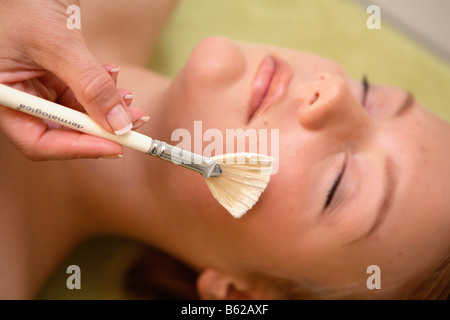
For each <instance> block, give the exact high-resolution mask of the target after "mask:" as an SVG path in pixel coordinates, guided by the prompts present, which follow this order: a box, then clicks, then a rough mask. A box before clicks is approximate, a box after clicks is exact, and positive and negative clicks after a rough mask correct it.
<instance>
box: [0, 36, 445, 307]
mask: <svg viewBox="0 0 450 320" xmlns="http://www.w3.org/2000/svg"><path fill="white" fill-rule="evenodd" d="M268 54H269V55H273V56H277V57H279V58H281V59H283V60H285V61H286V63H288V64H289V65H290V68H291V69H292V74H291V77H290V81H289V85H288V87H287V90H286V92H285V94H284V95H283V96H282V97H281V98H280V99H279V100H278V101H276V103H274V104H273V106H272V107H271V108H270V109H267V110H266V111H265V112H263V113H261V114H259V115H257V116H254V117H253V118H252V119H251V121H250V122H248V119H247V116H248V112H247V109H246V106H247V104H248V102H249V97H250V91H251V88H252V83H253V80H254V77H255V74H256V72H257V70H258V66H259V63H260V62H261V61H262V59H263V58H264V57H266V55H268ZM121 70H122V71H121V76H120V77H119V86H120V87H127V88H129V89H130V90H131V91H132V92H134V93H135V99H134V102H133V103H138V104H139V105H147V106H150V107H149V108H148V109H147V110H146V111H147V113H148V114H150V115H151V116H152V119H151V120H150V122H149V123H150V125H149V126H147V127H146V128H145V129H142V132H143V133H145V134H148V135H150V136H152V137H157V138H160V139H161V140H165V141H170V137H171V134H172V132H173V130H175V129H177V128H187V129H189V130H190V129H192V126H193V121H194V120H200V119H201V120H202V123H203V130H206V129H207V128H217V129H220V130H221V131H225V129H227V128H243V129H246V128H257V129H259V128H266V129H279V130H280V131H279V136H280V139H279V150H280V154H279V157H278V159H277V161H279V169H278V171H277V173H276V174H275V175H273V176H272V177H271V181H270V183H269V185H268V187H267V189H266V191H265V192H264V193H263V195H262V196H261V198H260V200H259V201H258V203H257V205H256V206H255V207H254V208H253V209H252V210H250V211H249V212H247V213H246V214H245V215H244V217H242V218H241V219H234V218H233V217H231V216H230V215H229V214H228V213H227V212H226V211H225V209H223V208H222V207H221V206H220V205H219V204H218V203H217V202H216V201H215V200H214V199H213V197H212V196H211V194H210V192H209V190H208V188H207V187H206V184H205V183H204V179H203V177H202V176H200V175H199V174H197V173H195V172H192V171H190V170H186V169H184V168H181V167H177V166H174V165H172V164H169V163H166V162H164V161H159V160H156V159H152V158H148V157H147V156H144V155H142V154H140V153H138V152H134V151H132V150H125V153H124V157H123V158H122V159H120V160H116V161H111V160H83V161H72V162H70V161H69V162H46V163H34V162H29V161H27V160H25V159H23V157H22V156H21V155H20V154H18V152H17V150H16V149H14V148H13V147H11V146H10V145H9V144H8V143H7V142H6V141H5V140H4V139H3V138H2V140H0V147H1V149H2V152H3V151H4V152H5V154H6V155H7V156H6V157H2V159H1V161H2V163H1V165H0V168H1V169H0V170H1V176H2V179H4V181H8V183H5V184H2V185H1V186H0V195H1V197H0V203H1V205H2V208H4V210H2V212H3V214H2V223H1V224H0V225H1V226H2V232H1V233H0V234H2V241H0V243H1V247H0V250H1V252H2V254H1V256H2V259H4V261H8V262H9V263H8V264H6V263H2V264H1V268H2V270H1V274H8V275H10V276H9V277H8V278H7V279H5V281H2V288H1V292H2V296H3V297H32V296H33V295H34V294H35V293H36V292H37V291H38V290H39V288H40V287H41V286H42V284H43V283H45V281H46V279H47V278H48V277H49V275H50V274H51V272H52V270H54V268H55V267H56V266H57V264H58V263H59V262H60V261H61V259H63V258H64V257H65V255H67V254H68V253H69V252H70V250H72V249H73V248H74V247H75V246H77V245H78V244H80V243H81V241H83V240H85V239H87V238H88V237H90V236H94V235H101V234H115V235H121V236H127V237H130V238H133V239H138V240H141V241H143V242H145V243H148V244H149V245H153V246H156V247H158V248H160V249H163V250H165V251H167V252H168V253H169V254H172V255H174V256H176V257H178V258H179V259H181V260H182V261H185V262H186V263H188V264H190V265H191V266H193V267H194V268H196V269H197V270H198V271H199V274H200V276H199V280H198V289H199V292H200V294H201V296H202V297H203V298H220V299H225V298H248V297H253V298H267V297H279V296H278V293H277V292H276V291H274V290H264V289H263V288H264V285H266V284H267V283H266V282H265V280H264V279H262V278H258V277H256V278H255V277H254V274H256V273H257V274H269V275H272V276H276V277H280V278H283V279H292V280H299V279H301V280H302V281H306V282H308V283H314V284H315V285H316V286H320V287H331V288H339V289H341V288H349V287H350V288H351V289H355V290H360V291H361V290H365V292H366V293H367V291H368V290H367V288H366V280H367V278H368V276H369V275H368V274H367V273H366V270H367V267H368V266H370V265H373V264H375V265H378V266H379V267H380V268H381V272H382V273H381V279H382V289H383V290H378V291H377V292H375V291H374V293H373V295H374V296H376V295H377V294H378V295H382V296H391V295H394V294H395V293H396V290H397V286H398V285H399V284H400V283H402V282H403V281H405V280H406V279H407V278H409V277H410V276H412V275H414V274H417V273H420V272H421V271H422V270H423V269H425V268H427V267H429V266H430V265H433V263H435V261H437V260H438V259H439V257H442V256H443V255H444V254H446V253H447V252H448V244H449V240H450V239H449V234H448V230H449V227H450V226H449V223H450V222H449V219H448V210H449V208H450V202H449V199H448V197H446V196H445V195H444V193H445V190H448V187H449V184H450V182H449V179H448V177H449V176H450V171H449V167H448V165H447V163H448V157H449V154H448V152H449V151H448V148H446V145H447V143H446V142H447V141H448V139H449V135H450V130H449V129H450V128H449V125H448V123H446V122H444V121H443V120H441V119H440V118H438V117H436V116H434V115H433V114H431V113H429V112H428V111H427V110H426V109H425V108H423V107H422V106H421V105H420V104H419V103H418V102H417V101H414V102H413V104H412V105H411V106H409V108H408V109H407V110H404V111H402V112H401V113H400V114H397V113H396V111H398V108H399V106H400V105H401V104H402V102H403V101H404V100H405V97H407V93H406V92H405V91H404V90H401V89H398V88H395V87H391V86H371V87H370V89H369V93H368V95H367V101H366V105H367V108H366V109H365V108H364V107H363V106H362V104H361V101H362V98H363V92H362V91H363V90H362V85H361V84H360V82H357V81H354V80H352V79H350V78H349V77H348V75H346V73H345V72H344V71H343V70H342V69H341V68H340V67H339V66H338V65H337V64H335V63H334V62H332V61H329V60H327V59H325V58H322V57H318V56H315V55H311V54H308V53H304V52H298V51H291V50H287V49H282V48H274V47H268V46H262V45H254V44H241V43H236V42H233V41H231V40H228V39H224V38H218V37H212V38H207V39H205V40H204V41H202V42H201V43H200V44H199V45H198V46H197V47H196V48H195V50H194V51H193V53H192V55H191V57H190V58H189V60H188V61H187V63H186V65H185V67H184V68H183V70H181V72H180V73H179V75H178V76H177V77H176V78H175V79H174V80H173V81H169V80H168V79H165V78H163V77H161V76H159V75H155V74H152V73H150V72H148V71H146V70H142V69H139V68H131V67H130V68H127V67H122V69H121ZM150 85H151V86H150ZM149 87H151V88H152V89H151V90H149V89H148V88H149ZM317 92H318V93H319V98H318V99H317V100H316V101H315V102H314V103H313V104H312V105H309V104H310V102H311V101H313V100H314V99H312V98H311V97H314V96H315V94H316V93H317ZM367 110H369V111H367ZM206 145H207V144H206V143H204V145H203V147H206ZM268 150H270V146H269V148H268ZM344 159H347V165H346V170H345V174H344V176H343V178H342V181H341V183H340V186H339V188H338V190H337V191H336V195H335V197H334V199H333V201H332V203H331V204H330V206H329V207H328V209H327V210H323V208H324V203H325V200H326V197H327V193H328V191H329V189H330V188H331V186H332V184H333V182H334V180H335V179H336V176H337V175H338V174H339V171H340V169H341V168H342V164H343V161H344ZM386 159H390V160H389V161H388V162H387V161H386ZM386 163H388V164H389V165H388V167H389V168H391V170H392V171H393V172H395V175H394V176H395V177H396V179H398V182H397V184H396V188H395V190H394V193H393V196H392V199H391V201H390V206H389V207H390V208H389V212H388V213H387V214H386V215H385V217H384V219H383V221H382V223H381V224H380V226H379V228H377V229H376V230H375V231H374V232H373V233H372V234H371V235H370V236H368V237H365V236H364V235H365V233H366V232H367V231H368V230H369V229H371V228H372V226H373V223H374V221H375V219H376V217H375V208H376V207H377V206H379V199H380V197H381V195H382V193H383V188H384V177H385V173H384V172H385V168H386ZM392 168H393V169H392ZM93 173H95V174H93ZM68 181H70V183H68ZM105 185H108V186H110V187H108V188H105ZM118 191H119V192H118ZM50 195H51V196H50ZM49 199H51V200H52V201H48V200H49ZM281 199H282V200H281ZM43 221H45V223H42V222H43ZM361 237H362V238H361ZM357 239H360V240H359V241H357Z"/></svg>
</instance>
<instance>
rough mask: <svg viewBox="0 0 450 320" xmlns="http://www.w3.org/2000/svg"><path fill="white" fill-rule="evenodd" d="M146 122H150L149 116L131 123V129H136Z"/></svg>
mask: <svg viewBox="0 0 450 320" xmlns="http://www.w3.org/2000/svg"><path fill="white" fill-rule="evenodd" d="M148 120H150V116H142V117H140V118H139V119H137V120H136V121H135V122H134V123H133V129H137V128H139V127H141V126H143V125H144V124H145V123H146V122H147V121H148Z"/></svg>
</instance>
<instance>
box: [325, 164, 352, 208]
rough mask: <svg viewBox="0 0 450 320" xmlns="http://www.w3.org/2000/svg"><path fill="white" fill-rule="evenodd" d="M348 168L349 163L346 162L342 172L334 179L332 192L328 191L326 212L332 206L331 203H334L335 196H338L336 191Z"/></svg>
mask: <svg viewBox="0 0 450 320" xmlns="http://www.w3.org/2000/svg"><path fill="white" fill-rule="evenodd" d="M346 167H347V161H344V164H343V165H342V168H341V171H340V172H339V174H338V176H337V177H336V179H334V182H333V184H332V186H331V188H330V190H328V194H327V198H326V201H325V206H324V210H325V209H327V208H328V207H329V206H330V204H331V201H333V198H334V195H335V194H336V191H337V189H338V188H339V184H340V183H341V181H342V177H343V176H344V172H345V168H346Z"/></svg>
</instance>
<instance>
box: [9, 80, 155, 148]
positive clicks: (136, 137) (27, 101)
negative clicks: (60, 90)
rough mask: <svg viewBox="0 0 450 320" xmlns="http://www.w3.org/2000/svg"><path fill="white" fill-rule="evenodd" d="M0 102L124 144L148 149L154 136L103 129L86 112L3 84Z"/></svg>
mask: <svg viewBox="0 0 450 320" xmlns="http://www.w3.org/2000/svg"><path fill="white" fill-rule="evenodd" d="M0 105H3V106H6V107H9V108H11V109H15V110H18V111H21V112H24V113H28V114H30V115H32V116H35V117H39V118H42V119H45V120H50V121H53V122H56V123H58V124H61V125H63V126H66V127H68V128H70V129H74V130H77V131H81V132H84V133H88V134H91V135H94V136H97V137H101V138H105V139H108V140H111V141H114V142H117V143H119V144H121V145H123V146H126V147H129V148H132V149H135V150H138V151H141V152H148V151H149V149H150V148H151V146H152V143H153V139H152V138H150V137H148V136H145V135H143V134H141V133H138V132H136V131H129V132H128V133H126V134H124V135H120V136H118V135H115V134H112V133H109V132H108V131H106V130H105V129H103V128H102V127H101V126H100V125H99V124H98V123H96V122H95V121H94V120H92V119H91V118H90V117H89V116H88V115H87V114H84V113H82V112H79V111H76V110H73V109H70V108H67V107H64V106H62V105H59V104H57V103H54V102H51V101H48V100H45V99H42V98H39V97H36V96H34V95H31V94H28V93H25V92H23V91H20V90H17V89H13V88H11V87H8V86H5V85H3V84H0Z"/></svg>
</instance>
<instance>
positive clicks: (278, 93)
mask: <svg viewBox="0 0 450 320" xmlns="http://www.w3.org/2000/svg"><path fill="white" fill-rule="evenodd" d="M291 76H292V70H291V67H290V66H289V65H288V64H287V63H286V62H285V61H284V60H282V59H280V58H278V57H274V56H270V55H268V56H265V57H264V59H263V60H262V61H261V63H260V65H259V68H258V71H257V72H256V76H255V78H254V80H253V84H252V90H251V96H250V101H249V105H248V121H250V120H251V119H253V118H255V117H257V116H258V115H260V114H262V113H263V112H265V111H267V110H268V109H270V107H272V105H273V104H274V103H275V102H277V101H278V100H279V99H280V98H281V97H282V96H283V95H284V93H285V92H286V88H287V86H288V83H289V80H290V79H291Z"/></svg>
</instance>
